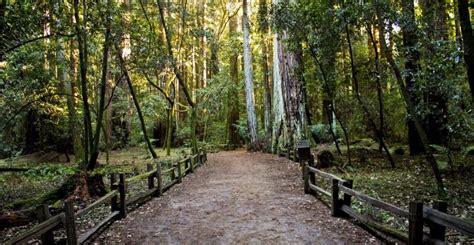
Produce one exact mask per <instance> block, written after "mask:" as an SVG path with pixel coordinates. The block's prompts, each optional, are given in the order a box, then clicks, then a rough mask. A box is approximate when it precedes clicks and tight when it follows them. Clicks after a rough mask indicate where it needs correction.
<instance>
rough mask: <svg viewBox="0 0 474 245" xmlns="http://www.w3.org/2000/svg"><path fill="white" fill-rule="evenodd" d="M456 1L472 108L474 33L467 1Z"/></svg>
mask: <svg viewBox="0 0 474 245" xmlns="http://www.w3.org/2000/svg"><path fill="white" fill-rule="evenodd" d="M457 1H458V11H459V20H460V22H461V32H462V41H463V48H464V63H465V65H466V71H467V80H468V81H469V87H470V88H471V101H472V104H471V108H474V35H473V33H472V25H471V16H470V13H469V1H468V0H457Z"/></svg>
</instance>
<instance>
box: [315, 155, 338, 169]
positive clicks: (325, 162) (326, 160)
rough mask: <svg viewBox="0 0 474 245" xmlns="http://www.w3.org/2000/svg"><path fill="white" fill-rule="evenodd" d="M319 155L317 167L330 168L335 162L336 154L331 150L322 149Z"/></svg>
mask: <svg viewBox="0 0 474 245" xmlns="http://www.w3.org/2000/svg"><path fill="white" fill-rule="evenodd" d="M317 157H318V164H316V168H329V167H331V166H332V165H333V164H334V156H333V155H332V153H331V152H330V151H320V152H319V153H318V155H317Z"/></svg>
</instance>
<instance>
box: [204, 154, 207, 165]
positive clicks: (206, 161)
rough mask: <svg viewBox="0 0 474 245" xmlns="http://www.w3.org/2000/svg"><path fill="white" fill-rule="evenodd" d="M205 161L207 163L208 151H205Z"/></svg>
mask: <svg viewBox="0 0 474 245" xmlns="http://www.w3.org/2000/svg"><path fill="white" fill-rule="evenodd" d="M204 163H207V151H204Z"/></svg>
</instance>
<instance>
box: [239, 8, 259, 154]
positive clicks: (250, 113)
mask: <svg viewBox="0 0 474 245" xmlns="http://www.w3.org/2000/svg"><path fill="white" fill-rule="evenodd" d="M249 2H250V1H249ZM242 9H243V15H242V30H243V34H244V36H243V39H244V77H245V79H244V80H245V102H246V109H247V126H248V129H249V138H250V146H249V148H250V149H251V150H253V151H256V150H258V149H259V148H260V147H259V143H258V138H257V116H256V113H255V100H254V96H255V95H254V88H253V70H252V51H251V48H250V22H249V15H248V3H247V0H243V5H242Z"/></svg>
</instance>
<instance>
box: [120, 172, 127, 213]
mask: <svg viewBox="0 0 474 245" xmlns="http://www.w3.org/2000/svg"><path fill="white" fill-rule="evenodd" d="M126 188H127V187H126V186H125V174H120V175H119V193H120V218H122V219H123V218H125V217H127V203H126V201H125V199H126Z"/></svg>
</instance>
